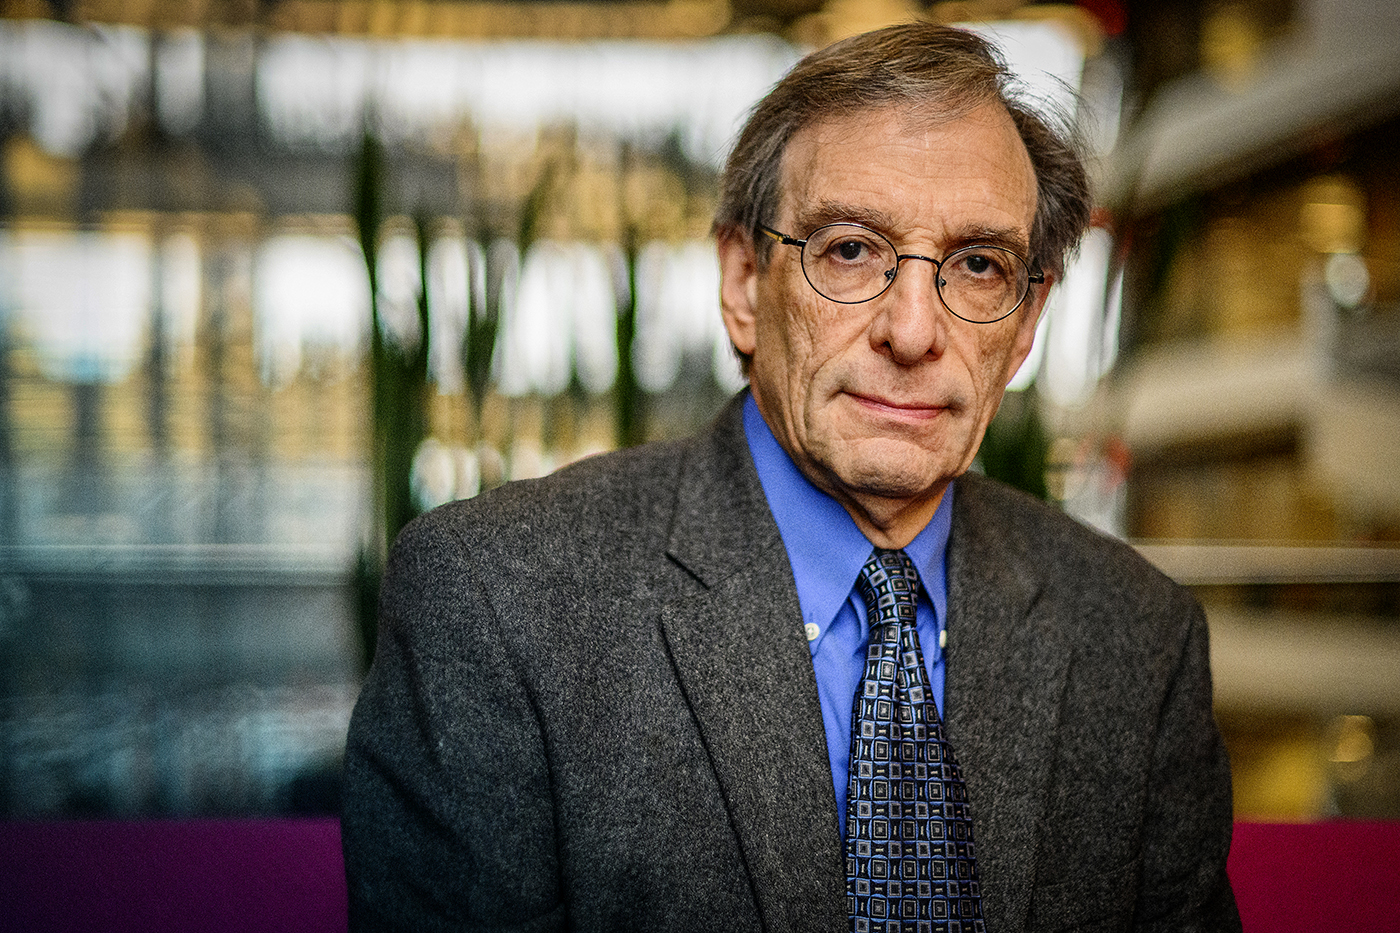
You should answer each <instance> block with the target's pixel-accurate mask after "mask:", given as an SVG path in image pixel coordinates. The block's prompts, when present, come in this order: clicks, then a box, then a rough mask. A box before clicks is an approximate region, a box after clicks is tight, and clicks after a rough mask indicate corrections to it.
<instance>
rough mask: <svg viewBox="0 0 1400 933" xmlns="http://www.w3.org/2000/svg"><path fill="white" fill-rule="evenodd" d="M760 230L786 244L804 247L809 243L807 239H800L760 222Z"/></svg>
mask: <svg viewBox="0 0 1400 933" xmlns="http://www.w3.org/2000/svg"><path fill="white" fill-rule="evenodd" d="M758 232H759V233H762V234H766V235H767V236H770V237H772V238H773V239H775V240H777V241H778V242H779V243H781V244H783V245H784V246H797V247H802V246H806V245H807V241H806V240H799V239H797V238H796V237H790V236H788V235H787V234H786V233H779V232H778V231H776V230H774V229H773V228H772V227H765V226H764V225H763V224H758Z"/></svg>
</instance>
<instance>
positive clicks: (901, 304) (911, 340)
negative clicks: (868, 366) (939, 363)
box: [870, 255, 952, 366]
mask: <svg viewBox="0 0 1400 933" xmlns="http://www.w3.org/2000/svg"><path fill="white" fill-rule="evenodd" d="M898 262H899V263H900V265H899V266H898V267H897V269H898V272H897V274H896V275H895V278H894V281H893V282H891V283H890V287H889V289H888V290H887V291H886V292H885V293H884V294H883V295H881V296H880V297H879V298H877V299H876V303H877V304H878V305H879V312H878V313H877V314H876V316H875V318H874V320H872V321H871V326H870V344H871V347H872V348H873V349H874V350H875V351H876V352H878V353H887V354H889V356H890V358H891V359H893V360H894V361H895V362H896V363H899V364H900V365H901V366H912V365H914V364H915V363H918V362H919V361H921V360H923V359H926V358H937V357H939V356H941V355H942V353H943V349H944V346H945V345H946V343H947V336H948V332H947V328H948V326H949V321H950V320H951V318H952V315H951V314H950V313H949V311H948V309H947V308H945V307H944V306H943V300H942V299H941V298H940V297H939V296H938V288H937V286H936V284H935V282H936V279H937V276H938V271H939V270H938V262H937V260H934V259H930V258H928V257H927V256H917V255H907V256H900V257H899V259H898Z"/></svg>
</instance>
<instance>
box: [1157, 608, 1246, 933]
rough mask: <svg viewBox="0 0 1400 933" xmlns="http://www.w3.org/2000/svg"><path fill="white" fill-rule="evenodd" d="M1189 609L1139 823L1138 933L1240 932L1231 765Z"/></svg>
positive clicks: (1202, 629) (1201, 621)
mask: <svg viewBox="0 0 1400 933" xmlns="http://www.w3.org/2000/svg"><path fill="white" fill-rule="evenodd" d="M1180 596H1181V601H1182V602H1184V603H1189V609H1184V610H1183V611H1185V612H1188V613H1189V619H1190V621H1189V625H1188V627H1187V629H1186V639H1185V642H1184V645H1183V647H1182V652H1181V656H1180V659H1179V662H1178V664H1177V668H1176V671H1175V675H1174V676H1173V678H1172V679H1171V681H1170V683H1169V685H1168V689H1167V692H1166V694H1165V697H1164V700H1163V704H1162V707H1161V714H1160V717H1159V719H1158V724H1157V736H1156V743H1155V746H1154V748H1153V753H1152V761H1151V769H1152V770H1151V775H1150V783H1149V786H1148V789H1147V799H1146V805H1145V812H1144V816H1143V850H1142V881H1141V885H1140V888H1139V895H1138V900H1137V906H1136V910H1135V912H1134V913H1135V916H1136V924H1135V925H1136V927H1137V929H1139V930H1142V931H1163V933H1165V931H1173V933H1188V931H1238V930H1239V929H1240V918H1239V913H1238V911H1237V909H1236V907H1235V898H1234V894H1233V892H1232V891H1231V888H1230V881H1229V878H1228V877H1227V876H1226V873H1225V860H1226V856H1227V855H1228V854H1229V850H1230V834H1231V829H1232V826H1233V823H1232V820H1233V812H1232V798H1231V790H1230V763H1229V759H1228V758H1227V757H1226V752H1225V747H1224V744H1223V743H1222V741H1221V739H1220V732H1219V730H1218V728H1217V727H1216V723H1215V718H1214V714H1213V711H1212V697H1211V678H1210V652H1209V644H1208V641H1209V635H1208V632H1207V629H1206V620H1205V615H1204V613H1203V612H1202V610H1201V607H1200V605H1199V604H1198V603H1197V602H1196V601H1195V600H1194V599H1193V598H1191V597H1189V596H1188V595H1187V594H1185V593H1180Z"/></svg>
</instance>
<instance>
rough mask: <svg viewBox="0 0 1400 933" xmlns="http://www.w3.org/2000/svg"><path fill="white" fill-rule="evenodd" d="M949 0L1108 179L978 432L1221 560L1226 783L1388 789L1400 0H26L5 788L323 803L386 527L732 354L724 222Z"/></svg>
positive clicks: (121, 811)
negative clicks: (765, 125)
mask: <svg viewBox="0 0 1400 933" xmlns="http://www.w3.org/2000/svg"><path fill="white" fill-rule="evenodd" d="M912 17H923V18H928V19H933V20H936V21H941V22H956V23H967V24H974V25H975V28H977V29H979V30H983V31H985V32H986V33H987V34H989V35H992V36H994V37H995V38H996V39H997V40H998V41H999V42H1001V43H1002V44H1003V47H1004V48H1005V50H1006V53H1007V56H1008V58H1009V59H1010V61H1011V62H1012V63H1013V65H1014V66H1015V68H1016V69H1017V70H1018V72H1019V73H1020V74H1021V75H1022V77H1023V80H1024V82H1025V84H1026V86H1027V88H1028V89H1029V91H1030V92H1031V93H1032V94H1034V95H1036V96H1038V97H1041V98H1043V99H1045V100H1046V101H1048V102H1050V103H1051V104H1052V105H1053V106H1055V107H1058V108H1060V109H1061V110H1065V111H1070V112H1076V113H1077V115H1078V116H1079V118H1080V119H1081V120H1082V121H1083V124H1084V126H1085V135H1086V143H1087V145H1088V147H1089V149H1090V151H1091V153H1092V168H1093V174H1094V181H1095V191H1096V196H1097V201H1098V205H1099V207H1098V209H1097V211H1096V213H1095V226H1094V229H1093V231H1092V232H1091V233H1090V235H1089V237H1088V238H1087V240H1086V241H1085V243H1084V245H1083V248H1082V249H1081V250H1080V253H1079V255H1078V257H1077V258H1076V260H1075V262H1074V264H1073V265H1072V267H1071V269H1070V271H1069V273H1068V275H1067V276H1066V281H1065V282H1064V284H1063V285H1062V286H1061V287H1060V288H1058V289H1057V291H1056V293H1055V296H1054V298H1053V300H1052V304H1051V307H1050V310H1049V312H1048V314H1047V315H1046V317H1045V320H1044V321H1043V323H1042V326H1041V330H1040V333H1039V334H1038V337H1037V344H1036V350H1035V351H1034V353H1033V354H1032V357H1031V359H1030V360H1029V361H1028V362H1027V364H1026V366H1025V367H1024V368H1023V370H1022V372H1021V373H1020V374H1019V375H1018V376H1017V379H1016V381H1015V383H1014V384H1013V390H1014V391H1012V392H1011V393H1009V394H1008V397H1007V400H1006V402H1005V404H1004V405H1003V408H1002V411H1001V413H1000V414H999V415H998V418H997V421H996V422H995V423H994V425H993V428H992V430H991V432H990V434H989V437H988V440H987V443H986V445H985V446H984V450H983V454H982V457H981V460H980V462H979V465H978V468H979V469H982V470H984V471H986V472H988V473H991V474H994V475H997V476H1000V477H1003V478H1005V479H1007V480H1008V481H1010V482H1013V483H1015V484H1016V485H1019V486H1021V487H1023V488H1026V489H1030V490H1032V491H1034V492H1036V493H1038V494H1040V495H1043V496H1045V497H1047V498H1049V499H1051V500H1053V501H1056V502H1058V503H1060V504H1061V505H1062V506H1063V507H1064V508H1065V509H1066V510H1068V511H1069V512H1071V513H1072V514H1074V515H1076V516H1078V517H1080V518H1081V519H1083V520H1084V521H1086V522H1088V523H1090V524H1092V525H1095V526H1097V527H1099V528H1101V529H1103V530H1104V531H1105V532H1107V533H1109V534H1112V535H1116V536H1119V537H1123V538H1126V539H1128V540H1130V541H1131V542H1133V543H1134V544H1135V545H1137V546H1138V547H1139V548H1140V549H1141V550H1142V551H1143V552H1144V553H1145V554H1146V555H1147V556H1148V557H1149V558H1150V559H1151V560H1153V561H1155V562H1156V563H1157V564H1158V565H1159V566H1161V567H1162V568H1163V569H1164V570H1166V571H1167V572H1168V573H1170V574H1171V575H1173V576H1174V577H1176V578H1177V579H1179V580H1181V581H1182V582H1183V583H1186V584H1188V585H1190V586H1192V587H1193V588H1194V589H1195V590H1196V592H1197V593H1198V595H1199V596H1200V598H1201V599H1202V601H1203V602H1204V603H1205V605H1206V607H1207V612H1208V616H1209V619H1210V624H1211V630H1212V651H1213V655H1214V664H1215V676H1216V696H1217V713H1218V716H1219V719H1220V721H1221V724H1222V727H1223V728H1224V731H1225V734H1226V737H1227V742H1228V744H1229V747H1230V753H1231V758H1232V762H1233V765H1234V771H1235V783H1236V810H1237V814H1238V815H1239V816H1240V817H1241V818H1253V819H1318V818H1324V817H1329V816H1338V815H1341V816H1369V817H1390V818H1400V43H1397V42H1396V41H1395V36H1397V35H1400V4H1396V3H1393V2H1388V0H1220V2H1187V0H1083V2H1080V3H1078V4H1049V3H1029V4H1023V3H1017V2H1014V0H985V2H948V3H934V4H932V5H926V4H923V3H918V2H913V0H865V2H862V0H829V2H823V0H230V2H217V0H140V2H130V0H127V2H121V0H87V2H85V0H0V815H4V816H10V817H22V816H23V817H32V816H91V815H108V816H111V815H116V816H138V815H142V816H149V815H196V814H198V815H208V814H288V813H331V812H334V811H335V810H336V808H337V806H338V778H337V769H338V766H339V758H340V753H341V747H342V744H343V737H344V731H345V727H346V723H347V720H348V717H349V711H350V708H351V705H352V704H353V702H354V698H355V694H356V691H357V687H358V682H359V679H360V677H361V674H362V672H363V670H364V666H365V665H366V664H367V662H368V660H369V653H370V651H371V650H372V648H371V645H372V642H371V641H370V640H369V639H367V633H368V632H369V631H370V630H371V629H372V625H373V614H372V607H373V602H374V598H375V594H376V592H377V586H378V578H379V573H380V568H381V566H382V563H383V559H384V553H385V550H386V548H387V542H388V541H389V540H391V539H392V537H393V535H394V534H395V533H396V532H397V530H398V529H399V528H400V527H402V525H403V523H404V522H405V521H407V520H408V519H409V518H410V517H411V516H412V515H414V514H416V513H417V512H419V511H421V510H423V509H426V508H430V507H432V506H434V505H437V504H439V503H442V502H445V501H448V500H450V499H454V498H461V497H466V496H471V495H474V494H476V493H477V492H479V491H480V490H482V489H485V488H489V487H491V486H494V485H497V484H499V483H501V482H504V481H506V480H509V479H512V478H518V477H528V476H536V475H540V474H542V473H545V472H547V471H549V470H551V469H554V468H556V467H558V466H560V465H563V464H565V463H567V462H569V461H571V460H574V459H576V458H578V457H580V456H584V455H587V454H589V453H593V452H596V451H600V450H606V449H609V448H613V447H616V446H621V445H627V444H633V443H638V442H640V441H643V440H646V439H651V438H658V437H668V436H676V435H680V434H684V433H687V432H689V431H691V430H693V429H694V428H695V427H696V426H698V425H699V424H701V423H703V422H704V421H706V420H708V418H709V417H711V415H712V414H713V413H714V412H715V411H716V410H717V408H718V407H719V406H720V404H721V403H722V401H723V400H724V399H725V398H726V397H727V396H728V395H729V394H730V393H732V392H733V391H734V390H735V389H736V388H737V387H738V386H739V385H740V384H741V383H740V379H739V375H738V370H737V367H736V365H735V364H734V362H733V360H732V359H731V358H730V355H729V350H728V346H727V344H726V342H725V340H724V338H723V333H722V329H721V326H720V321H719V312H718V301H717V282H718V279H717V270H716V266H715V261H714V258H713V246H712V244H711V243H710V241H709V240H708V227H709V222H710V217H711V213H712V210H713V206H714V201H715V186H716V176H717V172H718V170H719V167H720V165H721V163H722V160H723V158H724V155H725V152H726V149H727V146H728V144H729V142H730V140H731V138H732V137H733V135H734V133H735V132H736V131H737V129H738V126H739V124H740V122H741V121H742V119H743V117H744V115H745V112H746V110H747V108H748V107H749V106H750V105H751V104H752V103H753V102H754V101H755V100H756V99H757V98H758V97H760V96H761V95H762V94H763V93H764V92H765V91H766V90H767V88H768V87H769V86H771V84H772V83H773V82H774V81H775V80H776V79H777V78H778V77H779V76H780V75H781V74H782V73H783V71H784V70H785V69H786V68H787V67H789V66H790V65H791V64H792V63H793V62H794V61H796V59H797V58H798V57H800V56H801V55H802V54H803V53H804V52H805V51H807V50H810V49H812V48H814V47H818V46H820V45H823V44H826V43H827V42H830V41H833V40H834V39H837V38H840V37H841V36H844V35H848V34H851V33H854V32H858V31H861V30H864V29H867V28H872V27H875V26H880V25H884V24H887V23H891V22H898V21H903V20H907V19H909V18H912Z"/></svg>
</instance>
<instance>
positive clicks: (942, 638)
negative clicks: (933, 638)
mask: <svg viewBox="0 0 1400 933" xmlns="http://www.w3.org/2000/svg"><path fill="white" fill-rule="evenodd" d="M938 647H940V648H946V647H948V630H947V629H946V628H945V629H943V630H941V631H940V632H939V633H938Z"/></svg>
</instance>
